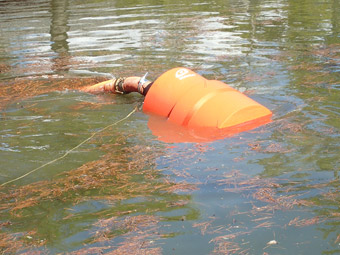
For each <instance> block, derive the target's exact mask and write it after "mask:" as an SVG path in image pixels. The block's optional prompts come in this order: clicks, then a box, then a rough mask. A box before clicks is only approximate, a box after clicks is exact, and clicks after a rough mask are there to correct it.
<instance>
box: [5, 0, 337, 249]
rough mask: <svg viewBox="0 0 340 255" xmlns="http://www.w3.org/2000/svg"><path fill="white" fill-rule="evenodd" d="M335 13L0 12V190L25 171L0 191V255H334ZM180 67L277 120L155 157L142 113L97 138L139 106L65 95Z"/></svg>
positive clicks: (294, 7) (56, 7)
mask: <svg viewBox="0 0 340 255" xmlns="http://www.w3.org/2000/svg"><path fill="white" fill-rule="evenodd" d="M339 13H340V2H339V1H338V0H323V1H319V0H306V1H303V0H295V1H293V0H286V1H285V0H277V1H272V0H265V1H253V0H250V1H237V0H226V1H219V0H217V1H198V0H195V1H186V0H183V1H152V0H146V1H133V0H131V1H120V0H117V1H105V0H103V1H85V2H84V1H76V0H75V1H71V0H70V1H68V0H51V1H47V0H46V1H43V0H38V1H4V0H0V49H1V50H0V107H1V108H0V111H1V120H0V121H1V125H0V182H1V183H5V182H7V181H9V180H13V179H14V178H17V177H19V176H22V175H24V174H26V173H30V174H29V175H27V176H25V177H24V178H22V179H20V180H17V181H16V182H13V183H11V184H8V185H5V186H2V187H1V189H0V195H1V201H0V253H1V254H195V255H196V254H338V253H339V252H340V209H339V205H340V197H339V168H340V162H339V159H340V150H339V142H340V139H339V128H340V15H339ZM177 66H186V67H188V68H191V69H193V70H195V71H197V72H198V73H200V74H201V75H203V76H205V77H207V78H209V79H219V80H222V81H224V82H226V83H228V84H229V85H231V86H232V87H234V88H236V89H238V90H240V91H242V92H245V93H247V94H248V95H249V96H250V97H251V98H253V99H255V100H257V101H258V102H260V103H262V104H263V105H265V106H266V107H268V108H269V109H271V110H272V111H273V114H274V115H273V122H272V123H270V124H267V125H265V126H262V127H259V128H257V129H255V130H252V131H249V132H243V133H240V134H237V135H234V136H232V137H228V138H225V139H221V140H218V141H214V142H209V143H165V142H162V141H160V140H158V139H157V137H155V136H154V135H153V134H152V131H151V130H150V129H149V128H148V121H149V117H148V116H147V115H145V114H144V113H143V112H141V111H137V112H136V113H133V114H132V116H130V117H129V118H128V119H127V120H124V121H122V122H120V123H117V124H116V125H113V126H112V127H109V128H108V129H106V130H104V131H102V132H98V131H100V130H101V129H102V128H104V127H107V126H108V125H111V124H114V123H116V122H117V121H119V120H121V119H122V118H124V117H125V116H127V114H129V113H130V112H131V111H132V110H133V109H134V108H135V107H136V106H138V107H139V106H140V105H141V103H142V102H143V98H141V97H140V96H139V95H132V94H129V95H126V96H115V95H101V96H95V95H88V94H85V93H81V92H79V91H77V90H76V88H77V87H80V86H82V85H89V84H93V83H94V82H95V80H96V79H104V78H105V77H106V78H107V77H110V74H112V75H114V76H128V75H143V74H144V73H145V72H146V71H149V73H150V78H156V77H157V76H158V75H160V74H161V73H162V72H164V71H165V70H168V69H170V68H172V67H177ZM94 132H98V133H97V135H95V136H94V137H93V138H92V139H91V140H89V141H88V142H86V143H85V144H83V145H82V146H80V147H78V148H76V149H75V150H73V151H71V152H70V153H69V154H67V155H66V156H65V157H63V155H65V153H67V152H68V151H69V150H70V149H72V148H74V147H75V146H77V145H78V144H79V143H81V142H82V141H84V140H85V139H87V138H89V137H90V136H91V135H92V134H93V133H94ZM57 158H60V160H58V161H56V162H53V163H52V164H49V165H46V166H45V167H42V168H40V169H38V170H36V171H33V172H30V171H32V170H34V169H36V168H38V167H40V166H43V165H44V164H46V163H47V162H50V161H52V160H54V159H57Z"/></svg>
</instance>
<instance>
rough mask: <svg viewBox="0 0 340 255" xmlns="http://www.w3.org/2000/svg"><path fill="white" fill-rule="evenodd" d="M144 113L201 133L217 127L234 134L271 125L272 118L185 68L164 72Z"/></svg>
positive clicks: (249, 101)
mask: <svg viewBox="0 0 340 255" xmlns="http://www.w3.org/2000/svg"><path fill="white" fill-rule="evenodd" d="M143 111H144V112H146V113H151V114H156V115H159V116H163V117H166V118H167V120H168V121H169V122H172V123H176V124H178V125H181V126H185V127H189V128H195V129H197V130H201V131H202V130H203V129H202V128H217V129H224V130H226V129H230V130H233V132H232V133H237V132H236V131H235V130H240V131H238V132H241V131H244V130H249V129H252V128H255V127H257V126H259V125H263V124H264V123H268V122H269V121H270V117H271V115H272V112H271V111H270V110H269V109H267V108H266V107H264V106H263V105H261V104H259V103H257V102H256V101H254V100H252V99H250V98H249V97H247V96H246V95H244V94H242V93H241V92H239V91H237V90H235V89H233V88H231V87H230V86H228V85H227V84H225V83H223V82H221V81H216V80H207V79H205V78H204V77H202V76H201V75H199V74H197V73H195V72H193V71H191V70H189V69H187V68H183V67H179V68H174V69H171V70H169V71H167V72H165V73H164V74H162V75H161V76H160V77H159V78H158V79H157V80H156V81H155V82H154V83H153V85H152V86H151V88H150V90H149V91H148V93H147V95H146V97H145V100H144V106H143ZM149 126H150V125H149ZM151 126H152V124H151ZM154 126H155V125H154ZM156 126H159V125H156ZM153 131H154V130H153ZM158 131H161V130H160V129H158ZM158 131H156V132H158Z"/></svg>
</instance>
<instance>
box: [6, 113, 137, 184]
mask: <svg viewBox="0 0 340 255" xmlns="http://www.w3.org/2000/svg"><path fill="white" fill-rule="evenodd" d="M136 111H137V107H135V108H134V109H133V110H132V111H131V112H130V113H129V114H128V115H126V116H125V117H124V118H122V119H120V120H118V121H116V122H114V123H112V124H110V125H108V126H106V127H104V128H102V129H100V130H99V131H97V132H94V133H93V134H92V135H91V136H90V137H88V138H86V139H85V140H84V141H82V142H81V143H79V144H78V145H77V146H75V147H73V148H72V149H70V150H68V151H66V152H65V154H64V155H62V156H60V157H59V158H56V159H53V160H51V161H49V162H47V163H45V164H43V165H41V166H39V167H37V168H35V169H33V170H31V171H29V172H28V173H26V174H23V175H21V176H19V177H17V178H15V179H12V180H9V181H7V182H4V183H2V184H1V185H0V187H2V186H5V185H7V184H10V183H12V182H15V181H18V180H20V179H22V178H25V177H26V176H28V175H30V174H32V173H34V172H36V171H38V170H39V169H41V168H43V167H45V166H48V165H50V164H53V163H54V162H57V161H58V160H61V159H63V158H65V157H66V156H67V155H68V154H70V153H71V152H72V151H74V150H76V149H78V148H79V147H80V146H82V145H83V144H85V143H87V142H88V141H90V140H91V139H92V138H93V137H94V136H95V135H96V134H99V133H101V132H103V131H105V130H106V129H108V128H110V127H113V126H115V125H117V124H119V123H121V122H123V121H124V120H127V119H128V118H129V117H130V116H131V115H132V114H133V113H135V112H136Z"/></svg>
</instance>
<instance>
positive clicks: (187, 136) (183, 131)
mask: <svg viewBox="0 0 340 255" xmlns="http://www.w3.org/2000/svg"><path fill="white" fill-rule="evenodd" d="M271 121H272V120H271V115H267V116H264V117H262V118H258V119H255V120H252V121H248V122H245V123H242V124H240V125H236V126H233V127H228V128H223V129H219V128H210V127H197V128H188V127H184V126H180V125H177V124H175V123H172V122H170V121H168V120H167V119H166V118H164V117H160V116H156V115H149V121H148V127H149V128H150V130H151V131H152V134H153V135H154V136H156V137H157V139H158V140H160V141H162V142H166V143H184V142H188V143H202V142H211V141H215V140H220V139H223V138H226V137H230V136H233V135H235V134H238V133H241V132H244V131H249V130H252V129H254V128H257V127H259V126H262V125H265V124H267V123H270V122H271Z"/></svg>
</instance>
